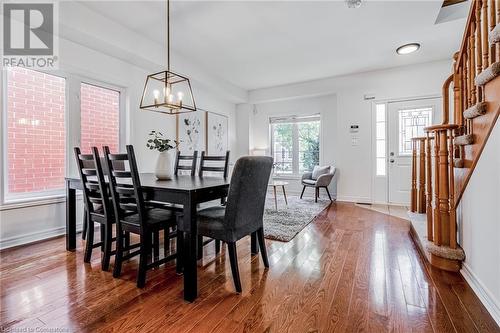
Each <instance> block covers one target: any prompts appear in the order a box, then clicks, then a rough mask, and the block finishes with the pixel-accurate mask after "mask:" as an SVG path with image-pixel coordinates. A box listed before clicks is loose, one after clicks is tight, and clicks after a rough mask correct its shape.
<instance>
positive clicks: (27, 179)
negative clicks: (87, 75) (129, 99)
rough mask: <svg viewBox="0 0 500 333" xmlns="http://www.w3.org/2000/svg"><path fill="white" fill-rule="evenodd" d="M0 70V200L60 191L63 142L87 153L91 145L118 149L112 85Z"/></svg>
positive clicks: (65, 159)
mask: <svg viewBox="0 0 500 333" xmlns="http://www.w3.org/2000/svg"><path fill="white" fill-rule="evenodd" d="M4 73H5V76H4V79H5V92H6V99H5V104H3V105H2V106H3V107H4V108H5V110H6V112H5V114H4V118H3V121H2V130H1V131H2V139H3V140H2V144H3V149H2V153H3V156H2V157H3V158H2V160H3V161H5V162H4V164H3V165H2V166H3V168H2V170H3V174H2V175H1V176H2V179H3V180H4V181H3V188H0V190H1V191H0V192H1V193H0V200H1V201H2V202H0V204H4V203H8V202H13V201H21V200H37V199H39V198H46V197H51V196H60V195H62V194H63V193H64V185H65V183H64V177H65V176H66V174H67V173H69V172H68V171H67V170H66V168H67V167H68V166H69V168H70V171H71V170H73V169H72V167H73V165H74V155H73V150H72V149H68V147H71V148H72V147H73V146H77V145H79V146H80V147H81V149H82V151H83V152H85V153H89V152H90V147H92V146H97V147H101V146H103V145H109V146H110V148H111V150H112V151H119V149H120V146H119V142H120V101H121V97H120V91H119V90H118V89H110V88H106V87H101V86H99V85H93V84H89V83H85V82H82V81H81V80H80V79H79V78H76V77H75V78H73V77H70V76H68V77H69V78H70V79H71V80H67V78H63V77H59V76H56V75H53V74H52V73H51V74H47V73H43V72H39V71H34V70H30V69H26V68H22V67H9V68H6V69H5V72H4ZM69 82H71V83H69ZM73 82H75V84H73ZM67 95H75V96H77V97H78V100H79V101H80V108H78V107H75V108H71V105H72V104H70V105H67V103H66V98H67ZM72 131H74V132H72Z"/></svg>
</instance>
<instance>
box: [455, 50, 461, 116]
mask: <svg viewBox="0 0 500 333" xmlns="http://www.w3.org/2000/svg"><path fill="white" fill-rule="evenodd" d="M457 60H458V52H456V53H455V54H454V55H453V69H454V72H453V122H454V123H455V124H457V123H458V122H460V118H461V116H460V114H461V113H462V111H461V109H462V104H461V101H460V70H458V69H457V68H456V65H457Z"/></svg>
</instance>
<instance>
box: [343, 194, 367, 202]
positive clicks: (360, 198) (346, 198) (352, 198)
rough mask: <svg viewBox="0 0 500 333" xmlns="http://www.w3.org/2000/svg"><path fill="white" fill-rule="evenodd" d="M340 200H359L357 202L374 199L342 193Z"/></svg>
mask: <svg viewBox="0 0 500 333" xmlns="http://www.w3.org/2000/svg"><path fill="white" fill-rule="evenodd" d="M337 200H338V201H346V202H357V203H371V202H372V199H371V198H369V197H355V196H348V195H340V196H338V197H337Z"/></svg>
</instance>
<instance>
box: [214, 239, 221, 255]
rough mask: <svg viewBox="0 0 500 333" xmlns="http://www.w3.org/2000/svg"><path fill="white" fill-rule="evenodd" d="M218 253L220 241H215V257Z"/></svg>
mask: <svg viewBox="0 0 500 333" xmlns="http://www.w3.org/2000/svg"><path fill="white" fill-rule="evenodd" d="M219 253H220V240H218V239H216V240H215V255H218V254H219Z"/></svg>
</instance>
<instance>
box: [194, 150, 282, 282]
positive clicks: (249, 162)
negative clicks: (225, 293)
mask: <svg viewBox="0 0 500 333" xmlns="http://www.w3.org/2000/svg"><path fill="white" fill-rule="evenodd" d="M272 166H273V159H272V157H268V156H246V157H241V158H240V159H238V161H236V164H235V166H234V171H233V174H232V177H231V184H230V187H229V193H228V197H227V203H226V206H212V207H209V208H206V209H202V210H200V211H198V213H197V218H198V222H197V223H198V234H199V235H201V236H206V237H210V238H213V239H216V240H220V241H224V242H225V243H227V246H228V252H229V259H230V262H231V271H232V274H233V280H234V285H235V289H236V291H237V292H241V281H240V275H239V269H238V257H237V252H236V242H237V241H238V240H240V239H241V238H243V237H245V236H248V235H251V234H253V233H256V234H257V239H258V243H259V247H260V253H261V255H262V260H263V262H264V266H265V267H266V268H267V267H269V262H268V259H267V251H266V246H265V241H264V226H263V215H264V205H265V201H266V192H267V184H268V181H269V176H270V175H271V169H272Z"/></svg>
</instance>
